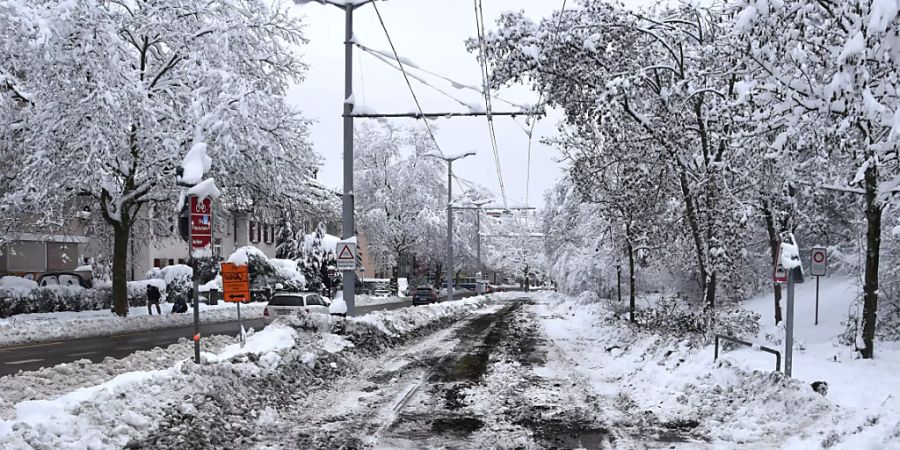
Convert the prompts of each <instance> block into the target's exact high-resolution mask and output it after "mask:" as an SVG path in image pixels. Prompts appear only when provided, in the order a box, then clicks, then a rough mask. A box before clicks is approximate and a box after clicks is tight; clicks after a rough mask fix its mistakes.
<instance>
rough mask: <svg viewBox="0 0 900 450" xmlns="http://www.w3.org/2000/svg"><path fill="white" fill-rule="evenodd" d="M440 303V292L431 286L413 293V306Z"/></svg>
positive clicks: (419, 288)
mask: <svg viewBox="0 0 900 450" xmlns="http://www.w3.org/2000/svg"><path fill="white" fill-rule="evenodd" d="M437 302H438V291H437V290H436V289H435V288H433V287H431V286H419V287H417V288H416V290H415V291H414V292H413V300H412V304H413V306H417V305H427V304H429V303H437Z"/></svg>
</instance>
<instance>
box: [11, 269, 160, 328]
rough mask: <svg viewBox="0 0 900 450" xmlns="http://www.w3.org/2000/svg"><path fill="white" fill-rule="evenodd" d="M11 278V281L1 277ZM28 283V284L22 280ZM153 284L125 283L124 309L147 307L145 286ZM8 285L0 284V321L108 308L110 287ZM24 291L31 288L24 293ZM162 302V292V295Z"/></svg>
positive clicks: (110, 301) (144, 282)
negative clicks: (17, 315)
mask: <svg viewBox="0 0 900 450" xmlns="http://www.w3.org/2000/svg"><path fill="white" fill-rule="evenodd" d="M4 278H14V277H4ZM25 281H28V280H25ZM151 283H154V282H153V281H132V282H129V283H128V305H129V306H144V305H146V304H147V285H148V284H151ZM32 284H33V286H32V285H31V284H26V283H17V284H15V285H14V284H13V283H11V282H8V281H7V282H4V283H0V318H4V317H10V316H14V315H16V314H32V313H51V312H61V311H96V310H101V309H111V308H112V286H111V285H109V284H100V285H98V286H96V287H94V288H92V289H84V288H82V287H79V286H44V287H38V286H37V283H34V282H32ZM28 287H31V288H30V289H28ZM162 300H163V301H165V292H163V298H162Z"/></svg>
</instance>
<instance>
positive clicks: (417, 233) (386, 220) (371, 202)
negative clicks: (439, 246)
mask: <svg viewBox="0 0 900 450" xmlns="http://www.w3.org/2000/svg"><path fill="white" fill-rule="evenodd" d="M356 142H357V143H358V145H357V150H356V154H355V158H356V168H357V172H356V180H355V183H356V185H355V191H356V198H355V201H356V207H357V211H358V214H359V216H358V217H359V224H360V228H361V229H362V230H364V231H365V233H366V237H367V238H368V240H369V250H370V251H371V252H372V256H373V258H374V259H375V260H376V261H382V262H383V263H384V266H383V267H379V269H381V270H382V271H385V272H389V271H390V270H391V268H392V267H394V266H396V265H397V264H399V262H400V260H401V258H403V256H404V255H412V254H416V253H420V252H422V251H423V250H424V249H423V248H422V247H423V246H422V244H423V243H425V242H426V238H427V237H428V236H432V235H433V233H435V232H438V231H439V230H440V225H441V224H446V220H445V217H446V216H445V214H446V195H447V194H446V192H447V191H446V189H447V188H446V184H445V183H446V181H445V180H446V178H445V176H443V173H445V170H446V169H444V168H443V167H442V166H441V162H440V161H439V160H437V159H434V158H430V157H426V156H424V155H425V154H431V153H436V152H437V150H436V149H435V147H434V145H433V143H432V142H431V141H430V138H429V137H428V135H427V134H426V133H425V132H423V131H422V130H418V129H408V128H398V127H395V126H392V125H389V124H387V123H373V124H364V125H363V126H360V127H358V128H357V130H356ZM440 234H441V235H444V236H445V235H446V232H442V233H440Z"/></svg>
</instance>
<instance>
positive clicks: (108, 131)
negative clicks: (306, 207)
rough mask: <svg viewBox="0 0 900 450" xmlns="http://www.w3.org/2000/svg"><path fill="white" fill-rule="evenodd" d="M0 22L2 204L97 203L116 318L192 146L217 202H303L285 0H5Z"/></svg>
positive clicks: (20, 208) (302, 125)
mask: <svg viewBox="0 0 900 450" xmlns="http://www.w3.org/2000/svg"><path fill="white" fill-rule="evenodd" d="M0 24H2V26H0V47H2V48H4V58H3V59H2V61H0V85H2V86H3V89H2V91H3V94H4V95H3V96H2V99H0V120H2V121H3V122H2V123H0V126H2V127H3V128H7V127H9V129H11V130H15V131H14V133H13V134H14V136H12V137H13V139H8V140H7V139H4V140H3V141H2V143H0V156H2V157H3V159H4V161H14V162H15V164H16V166H17V171H16V173H15V175H14V179H13V180H12V181H10V182H9V183H6V184H7V185H13V186H15V187H14V188H13V189H10V190H7V192H4V193H3V194H4V195H3V198H2V202H3V205H4V206H5V207H6V210H7V211H8V212H10V213H11V214H24V213H35V214H40V215H41V219H42V222H43V223H49V222H51V221H54V220H59V219H60V217H59V216H60V211H61V210H62V209H63V208H64V206H65V205H67V204H69V203H70V202H71V201H72V200H73V199H75V198H89V199H92V200H93V203H94V207H95V211H98V212H99V215H102V217H103V219H104V220H105V221H106V223H107V224H108V225H109V227H110V228H111V229H112V234H113V236H114V239H113V247H114V248H113V255H114V257H113V293H114V294H113V295H114V304H115V309H116V311H117V313H119V314H120V315H124V314H125V313H126V312H127V308H126V306H127V304H126V290H125V279H126V278H125V277H126V258H127V249H128V244H129V241H130V239H131V237H132V231H133V230H134V226H135V224H136V223H137V222H138V221H139V220H140V219H139V218H140V217H141V212H142V211H145V212H146V209H147V208H148V205H149V204H151V203H154V202H167V203H168V204H169V205H172V204H173V203H174V199H175V198H176V192H175V188H174V183H175V175H176V168H178V167H179V166H180V163H181V159H182V156H183V155H185V154H186V153H187V152H188V150H189V149H191V148H196V147H197V146H206V147H207V152H208V154H209V156H210V157H211V158H212V161H213V163H212V167H211V171H210V172H209V174H208V176H212V177H214V178H215V179H216V180H217V182H218V185H219V186H220V188H221V189H222V191H223V194H224V197H223V199H222V201H223V202H225V203H230V204H241V205H248V204H249V205H251V206H254V205H269V206H272V205H274V204H277V202H280V201H288V200H294V201H296V200H297V199H299V198H302V196H303V190H302V186H303V185H304V184H303V183H304V181H305V180H306V179H307V178H309V177H311V176H312V173H313V169H314V165H315V164H316V163H317V162H318V159H317V157H315V155H314V154H313V153H312V151H311V148H310V146H309V144H308V141H307V136H306V128H307V124H306V122H305V121H304V120H303V119H302V118H301V117H300V116H299V115H298V113H297V112H296V111H294V110H292V109H291V108H290V107H288V106H287V104H286V103H285V101H284V95H285V93H286V91H287V89H288V87H289V85H290V83H291V82H293V81H297V80H298V79H299V77H300V76H301V75H302V73H303V70H304V66H303V64H302V63H301V62H300V60H299V58H298V56H297V54H296V53H295V50H294V49H295V46H296V45H297V44H300V43H302V42H303V37H302V34H301V26H300V23H299V21H298V20H297V19H295V18H292V17H291V16H290V15H289V14H288V13H287V11H286V10H285V8H284V7H283V6H282V5H280V4H279V3H277V2H276V3H275V4H274V5H273V4H271V3H270V2H267V1H262V0H226V1H221V2H214V3H210V2H193V1H188V0H171V1H166V2H146V1H136V0H125V1H116V2H107V1H101V0H85V1H79V2H63V1H57V0H39V1H35V2H3V3H0ZM185 175H186V177H185V178H186V180H187V179H189V178H191V177H190V174H185ZM195 181H199V180H195ZM173 209H174V208H173Z"/></svg>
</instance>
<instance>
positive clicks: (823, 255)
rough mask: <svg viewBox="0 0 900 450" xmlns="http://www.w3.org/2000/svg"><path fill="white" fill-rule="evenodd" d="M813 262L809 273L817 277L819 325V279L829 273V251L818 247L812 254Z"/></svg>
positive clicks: (817, 322) (817, 316) (817, 320)
mask: <svg viewBox="0 0 900 450" xmlns="http://www.w3.org/2000/svg"><path fill="white" fill-rule="evenodd" d="M809 259H810V260H811V261H812V262H811V263H810V265H809V273H810V274H812V275H813V276H815V277H816V322H815V325H818V324H819V277H823V276H825V273H826V272H827V271H828V249H826V248H824V247H816V248H814V249H812V252H810V258H809Z"/></svg>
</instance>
